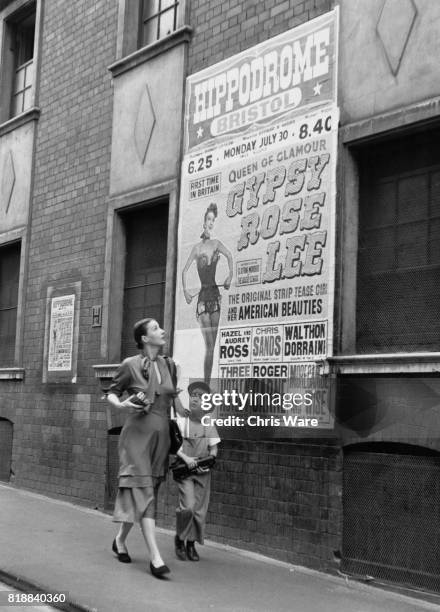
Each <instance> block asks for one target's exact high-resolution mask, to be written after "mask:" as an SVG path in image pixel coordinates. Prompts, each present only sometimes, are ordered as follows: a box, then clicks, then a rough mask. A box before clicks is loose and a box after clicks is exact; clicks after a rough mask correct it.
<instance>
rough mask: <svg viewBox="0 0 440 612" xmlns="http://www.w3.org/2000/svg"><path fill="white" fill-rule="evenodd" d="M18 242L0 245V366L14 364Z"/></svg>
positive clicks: (18, 261) (18, 267) (18, 264)
mask: <svg viewBox="0 0 440 612" xmlns="http://www.w3.org/2000/svg"><path fill="white" fill-rule="evenodd" d="M19 274H20V243H18V242H16V243H13V244H9V245H7V246H3V247H0V366H3V367H8V366H9V367H10V366H12V365H14V358H15V332H16V327H17V304H18V282H19Z"/></svg>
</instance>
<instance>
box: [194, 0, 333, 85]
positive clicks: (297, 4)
mask: <svg viewBox="0 0 440 612" xmlns="http://www.w3.org/2000/svg"><path fill="white" fill-rule="evenodd" d="M333 5H334V2H333V0H284V1H280V0H263V1H262V0H225V2H218V0H191V2H190V18H189V22H190V24H191V26H192V28H193V30H194V35H193V38H192V41H191V45H190V48H189V62H188V73H189V74H192V73H193V72H197V71H198V70H202V69H203V68H206V67H207V66H210V65H211V64H215V63H216V62H220V61H221V60H223V59H225V58H227V57H231V56H232V55H235V54H236V53H240V51H243V50H245V49H248V48H249V47H252V46H254V45H257V44H258V43H261V42H263V41H265V40H267V39H268V38H272V37H273V36H276V35H277V34H281V33H282V32H285V31H286V30H290V29H291V28H294V27H295V26H298V25H300V24H301V23H304V22H306V21H309V20H310V19H313V18H314V17H318V16H319V15H322V14H323V13H326V12H328V11H329V10H331V9H332V8H333Z"/></svg>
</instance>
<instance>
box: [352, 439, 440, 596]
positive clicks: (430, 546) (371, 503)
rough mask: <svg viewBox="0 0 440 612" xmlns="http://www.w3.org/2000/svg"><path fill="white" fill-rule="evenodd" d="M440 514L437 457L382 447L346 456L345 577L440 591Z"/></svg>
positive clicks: (422, 451) (439, 460)
mask: <svg viewBox="0 0 440 612" xmlns="http://www.w3.org/2000/svg"><path fill="white" fill-rule="evenodd" d="M398 447H402V448H398ZM439 513H440V454H439V453H434V452H431V451H428V450H425V449H418V447H413V448H411V447H407V446H405V445H390V444H388V445H387V444H385V443H384V444H376V450H375V451H359V450H357V448H356V446H354V447H353V448H351V449H349V450H347V451H345V453H344V477H343V548H342V566H341V568H342V570H343V571H344V572H347V573H349V574H361V575H369V576H372V577H374V578H376V579H378V580H386V581H393V582H399V583H401V584H406V585H409V586H412V587H418V588H424V589H430V590H433V591H440V567H439V563H438V559H439V556H440V521H439V518H440V516H439Z"/></svg>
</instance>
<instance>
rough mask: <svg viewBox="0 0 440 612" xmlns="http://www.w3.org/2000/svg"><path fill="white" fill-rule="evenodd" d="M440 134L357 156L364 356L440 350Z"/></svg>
mask: <svg viewBox="0 0 440 612" xmlns="http://www.w3.org/2000/svg"><path fill="white" fill-rule="evenodd" d="M439 135H440V131H439V130H432V131H430V132H429V133H419V134H416V135H412V136H406V137H405V138H403V137H402V138H399V139H395V140H393V141H390V142H388V143H381V144H380V145H375V146H374V147H369V148H368V149H366V150H364V151H362V152H361V153H360V155H359V165H360V177H361V178H360V210H359V245H358V246H359V248H358V275H357V302H356V343H357V351H358V352H360V353H374V352H378V353H380V352H410V351H438V350H439V349H440V317H439V316H438V314H439V306H438V305H439V303H440V151H439V149H438V147H437V146H436V144H435V139H436V138H438V136H439Z"/></svg>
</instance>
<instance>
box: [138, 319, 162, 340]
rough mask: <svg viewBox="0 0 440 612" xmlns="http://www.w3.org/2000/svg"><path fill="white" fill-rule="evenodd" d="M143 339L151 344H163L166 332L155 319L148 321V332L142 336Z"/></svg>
mask: <svg viewBox="0 0 440 612" xmlns="http://www.w3.org/2000/svg"><path fill="white" fill-rule="evenodd" d="M142 340H143V342H144V344H150V345H151V346H163V345H164V344H165V332H164V330H163V329H161V327H160V326H159V323H158V322H157V321H156V320H155V319H153V320H152V321H150V322H149V323H148V326H147V333H146V334H145V335H144V336H142Z"/></svg>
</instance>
